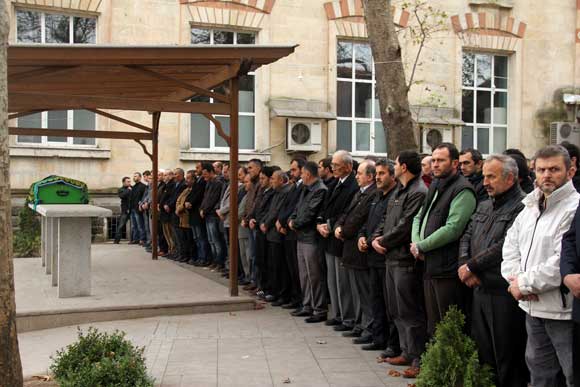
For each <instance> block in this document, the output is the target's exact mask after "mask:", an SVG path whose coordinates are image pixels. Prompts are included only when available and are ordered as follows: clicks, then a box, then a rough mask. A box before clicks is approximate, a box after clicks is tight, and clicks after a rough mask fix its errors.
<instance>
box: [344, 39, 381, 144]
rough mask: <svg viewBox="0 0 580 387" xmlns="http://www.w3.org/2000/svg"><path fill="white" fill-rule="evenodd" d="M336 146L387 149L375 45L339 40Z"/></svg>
mask: <svg viewBox="0 0 580 387" xmlns="http://www.w3.org/2000/svg"><path fill="white" fill-rule="evenodd" d="M336 67H337V68H336V70H337V73H336V77H337V80H336V95H337V104H336V106H337V107H336V110H337V111H336V115H337V124H336V125H337V126H336V147H337V149H343V150H347V151H349V152H352V153H354V154H368V153H378V154H385V153H386V152H387V143H386V140H385V131H384V128H383V124H382V121H381V114H380V109H379V99H378V95H377V90H376V82H375V69H374V64H373V58H372V53H371V47H370V45H369V44H368V43H365V42H353V41H339V42H338V43H337V48H336Z"/></svg>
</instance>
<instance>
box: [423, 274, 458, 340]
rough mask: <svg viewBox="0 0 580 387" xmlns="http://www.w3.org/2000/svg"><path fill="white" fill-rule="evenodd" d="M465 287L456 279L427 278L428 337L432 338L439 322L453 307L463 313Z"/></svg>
mask: <svg viewBox="0 0 580 387" xmlns="http://www.w3.org/2000/svg"><path fill="white" fill-rule="evenodd" d="M463 286H464V285H463V284H462V283H461V282H460V281H459V277H455V278H425V279H424V280H423V291H424V294H425V311H426V313H427V335H428V337H429V338H430V337H432V336H433V335H434V334H435V328H436V327H437V324H438V323H439V321H441V320H442V319H443V317H445V314H446V313H447V310H448V309H449V307H450V306H451V305H457V306H458V307H459V308H460V309H461V310H462V311H463V308H462V306H463V304H462V297H463V294H462V291H463V289H462V287H463Z"/></svg>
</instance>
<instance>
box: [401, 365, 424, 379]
mask: <svg viewBox="0 0 580 387" xmlns="http://www.w3.org/2000/svg"><path fill="white" fill-rule="evenodd" d="M420 372H421V368H419V367H409V368H407V369H406V370H405V371H403V377H404V378H407V379H415V378H416V377H417V376H419V373H420Z"/></svg>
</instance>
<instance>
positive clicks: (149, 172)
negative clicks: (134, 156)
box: [143, 171, 151, 176]
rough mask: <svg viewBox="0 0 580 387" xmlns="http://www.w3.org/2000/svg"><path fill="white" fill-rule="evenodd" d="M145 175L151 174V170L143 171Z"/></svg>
mask: <svg viewBox="0 0 580 387" xmlns="http://www.w3.org/2000/svg"><path fill="white" fill-rule="evenodd" d="M143 176H151V171H145V172H143Z"/></svg>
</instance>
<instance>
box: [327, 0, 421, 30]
mask: <svg viewBox="0 0 580 387" xmlns="http://www.w3.org/2000/svg"><path fill="white" fill-rule="evenodd" d="M324 10H325V11H326V17H327V19H328V20H344V21H346V22H355V23H364V9H363V4H362V0H335V1H329V2H328V3H324ZM392 10H393V21H394V22H395V24H396V25H398V26H400V27H406V26H407V25H408V24H409V17H410V13H409V12H408V11H405V10H403V9H400V8H396V7H393V8H392Z"/></svg>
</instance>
